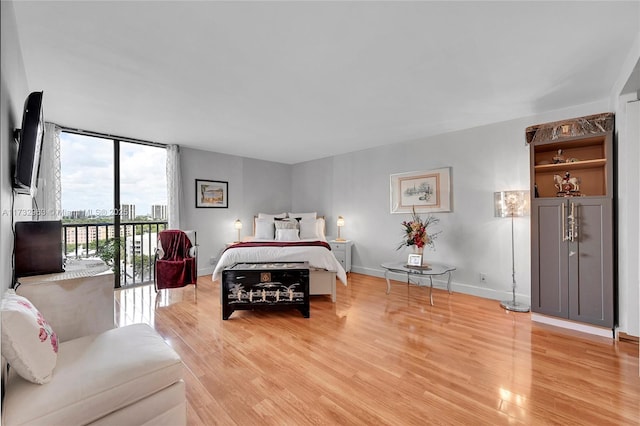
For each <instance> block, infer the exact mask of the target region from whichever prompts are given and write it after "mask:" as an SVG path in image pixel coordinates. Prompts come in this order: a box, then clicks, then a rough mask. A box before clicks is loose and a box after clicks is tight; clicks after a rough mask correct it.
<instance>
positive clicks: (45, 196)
mask: <svg viewBox="0 0 640 426" xmlns="http://www.w3.org/2000/svg"><path fill="white" fill-rule="evenodd" d="M61 193H62V187H61V185H60V127H58V126H56V125H55V124H53V123H45V125H44V139H43V141H42V151H41V154H40V173H39V176H38V190H37V192H36V196H35V203H36V206H34V211H35V212H36V213H37V214H36V215H35V217H34V218H33V219H34V220H60V219H61V218H62V206H61V202H60V199H61Z"/></svg>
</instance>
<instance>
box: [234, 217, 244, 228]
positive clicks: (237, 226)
mask: <svg viewBox="0 0 640 426" xmlns="http://www.w3.org/2000/svg"><path fill="white" fill-rule="evenodd" d="M233 227H234V228H235V229H242V222H240V219H236V221H235V222H234V223H233Z"/></svg>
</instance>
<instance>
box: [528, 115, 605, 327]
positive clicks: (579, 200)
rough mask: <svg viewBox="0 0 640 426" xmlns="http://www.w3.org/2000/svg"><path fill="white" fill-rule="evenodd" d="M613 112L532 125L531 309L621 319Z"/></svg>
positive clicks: (601, 322) (583, 318)
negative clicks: (618, 295) (619, 317)
mask: <svg viewBox="0 0 640 426" xmlns="http://www.w3.org/2000/svg"><path fill="white" fill-rule="evenodd" d="M613 127H614V116H613V114H610V113H605V114H598V115H592V116H588V117H580V118H574V119H570V120H564V121H559V122H554V123H545V124H540V125H537V126H532V127H529V128H527V130H526V137H527V142H528V143H529V145H530V157H531V195H532V200H531V257H532V258H531V310H532V312H537V313H541V314H545V315H551V316H555V317H559V318H563V319H568V320H573V321H579V322H584V323H589V324H594V325H598V326H603V327H609V328H611V329H613V328H614V327H615V325H616V322H617V319H616V291H617V290H616V282H615V247H616V243H615V229H614V208H615V205H614V199H615V198H614V189H615V184H614V156H613Z"/></svg>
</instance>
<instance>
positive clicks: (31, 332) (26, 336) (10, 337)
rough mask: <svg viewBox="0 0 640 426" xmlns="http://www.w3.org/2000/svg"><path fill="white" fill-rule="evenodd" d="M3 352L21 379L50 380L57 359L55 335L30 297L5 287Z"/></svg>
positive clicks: (3, 299) (39, 381) (45, 381)
mask: <svg viewBox="0 0 640 426" xmlns="http://www.w3.org/2000/svg"><path fill="white" fill-rule="evenodd" d="M0 315H1V316H2V356H3V357H5V358H6V360H7V362H8V363H9V365H10V366H11V368H13V369H15V370H16V373H18V374H19V375H20V376H21V377H22V378H23V379H25V380H28V381H30V382H32V383H37V384H43V383H49V382H50V381H51V378H52V377H53V369H54V368H55V366H56V361H57V359H58V337H57V336H56V333H54V331H53V329H52V328H51V326H50V325H49V324H48V323H47V321H46V320H45V319H44V318H43V316H42V314H41V313H40V312H38V310H37V309H36V308H35V306H33V304H32V303H31V302H29V300H27V299H26V298H24V297H22V296H18V295H17V294H16V292H15V291H14V290H11V289H9V290H7V291H6V293H5V295H4V297H3V298H2V304H1V306H0Z"/></svg>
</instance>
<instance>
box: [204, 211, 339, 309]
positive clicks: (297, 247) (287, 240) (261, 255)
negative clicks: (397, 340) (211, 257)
mask: <svg viewBox="0 0 640 426" xmlns="http://www.w3.org/2000/svg"><path fill="white" fill-rule="evenodd" d="M324 228H325V223H324V218H322V217H316V214H315V213H289V214H286V213H281V214H278V215H271V214H264V213H260V214H259V215H258V216H257V217H256V218H255V219H254V235H253V236H251V237H248V238H245V240H244V241H243V242H240V243H236V244H233V245H231V246H229V247H227V249H226V250H225V251H224V252H223V253H222V256H221V257H220V260H218V263H217V264H216V267H215V269H214V271H213V280H214V281H215V280H221V278H222V271H223V270H224V268H226V267H229V266H231V265H233V264H235V263H238V262H294V261H306V262H309V294H310V295H312V296H314V295H330V296H331V300H332V301H333V302H334V303H335V301H336V278H337V279H338V280H340V282H342V284H344V285H345V286H346V285H347V273H346V272H345V270H344V268H343V267H342V265H341V264H340V262H339V261H338V259H336V257H335V256H334V254H333V252H332V251H331V247H330V246H329V244H328V243H327V241H326V237H325V235H324Z"/></svg>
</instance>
